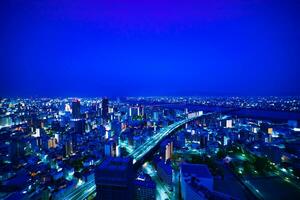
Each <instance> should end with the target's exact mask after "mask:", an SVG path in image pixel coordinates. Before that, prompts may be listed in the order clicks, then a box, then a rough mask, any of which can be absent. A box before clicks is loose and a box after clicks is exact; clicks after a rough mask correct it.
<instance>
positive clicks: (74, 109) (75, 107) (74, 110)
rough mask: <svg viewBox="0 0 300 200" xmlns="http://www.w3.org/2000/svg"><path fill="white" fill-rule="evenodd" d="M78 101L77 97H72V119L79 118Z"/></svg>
mask: <svg viewBox="0 0 300 200" xmlns="http://www.w3.org/2000/svg"><path fill="white" fill-rule="evenodd" d="M80 116H81V114H80V101H79V99H74V100H73V101H72V117H73V119H80Z"/></svg>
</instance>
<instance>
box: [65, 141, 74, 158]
mask: <svg viewBox="0 0 300 200" xmlns="http://www.w3.org/2000/svg"><path fill="white" fill-rule="evenodd" d="M72 153H73V144H72V138H67V139H66V141H65V156H70V155H72Z"/></svg>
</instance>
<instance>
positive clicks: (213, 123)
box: [0, 97, 300, 200]
mask: <svg viewBox="0 0 300 200" xmlns="http://www.w3.org/2000/svg"><path fill="white" fill-rule="evenodd" d="M216 99H219V98H218V97H215V98H211V97H203V98H201V97H195V98H193V97H178V98H176V97H151V98H150V97H149V98H142V97H138V98H133V97H130V98H116V99H108V98H105V97H104V98H32V99H20V98H18V99H13V98H3V99H1V104H0V105H1V121H0V125H1V127H0V128H1V129H0V131H1V134H0V136H1V154H0V156H1V166H0V171H1V176H0V178H1V198H3V199H163V200H165V199H282V198H289V199H293V198H294V197H296V196H299V195H300V190H299V189H300V188H299V187H300V186H299V182H300V180H299V177H300V167H299V166H300V160H299V156H300V155H299V153H300V148H299V142H300V141H299V139H300V126H299V125H300V122H299V119H300V113H299V112H296V111H297V110H299V108H300V107H299V105H300V99H299V98H292V97H288V98H280V97H276V98H275V97H270V98H266V97H264V98H254V99H252V98H234V97H230V98H222V99H223V101H222V105H219V103H218V102H219V101H218V100H216ZM261 99H264V100H263V101H262V100H261ZM205 102H209V103H208V104H209V105H206V103H205ZM214 102H216V103H217V105H214ZM267 102H270V104H271V102H272V104H275V105H277V104H278V107H277V108H276V110H275V111H274V110H261V109H260V108H261V106H262V105H265V104H266V103H267ZM212 104H213V105H212ZM224 105H230V106H224ZM244 105H247V106H246V107H248V106H249V105H252V106H250V107H251V108H248V109H245V108H244ZM286 110H289V112H288V111H286ZM290 110H295V112H291V111H290ZM287 112H288V113H287ZM268 185H270V186H268Z"/></svg>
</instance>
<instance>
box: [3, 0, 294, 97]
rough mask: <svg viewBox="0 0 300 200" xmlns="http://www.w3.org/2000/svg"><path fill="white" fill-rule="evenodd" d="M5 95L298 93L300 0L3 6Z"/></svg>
mask: <svg viewBox="0 0 300 200" xmlns="http://www.w3.org/2000/svg"><path fill="white" fill-rule="evenodd" d="M1 4H2V6H1V7H2V8H3V9H4V10H3V12H2V15H3V18H2V19H3V20H2V23H1V24H2V25H3V31H2V33H1V37H0V40H1V43H2V46H3V48H1V54H2V59H1V71H2V74H3V75H2V78H1V80H0V84H1V85H4V86H5V87H1V88H0V95H1V96H3V97H5V96H26V97H27V96H50V97H55V96H105V95H106V96H173V95H174V96H182V95H183V96H189V95H192V96H198V95H199V96H201V95H214V96H215V95H217V96H218V95H228V96H231V95H237V96H238V95H242V96H245V95H250V96H251V95H254V96H260V95H263V96H268V95H279V96H282V95H283V96H285V95H292V96H295V95H299V94H300V93H299V91H300V86H299V84H298V82H297V79H298V76H297V74H299V73H300V71H299V69H300V68H299V67H298V66H299V63H300V62H299V58H298V54H299V46H300V45H299V34H300V28H299V27H300V24H299V20H297V19H299V17H300V16H299V12H297V10H298V8H299V3H297V2H295V1H276V2H273V1H264V2H261V1H248V2H241V1H230V2H226V3H223V2H222V1H210V2H206V1H189V2H185V3H183V2H181V1H151V2H150V1H130V2H126V1H117V3H111V2H107V1H88V2H86V1H85V2H84V3H83V2H80V1H76V2H74V1H72V3H71V1H64V3H61V2H60V3H58V2H56V1H43V2H34V1H29V2H28V1H26V2H25V1H9V2H1Z"/></svg>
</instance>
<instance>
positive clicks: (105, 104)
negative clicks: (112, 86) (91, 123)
mask: <svg viewBox="0 0 300 200" xmlns="http://www.w3.org/2000/svg"><path fill="white" fill-rule="evenodd" d="M101 115H102V118H103V119H104V120H105V121H107V120H108V98H106V97H105V98H103V99H102V102H101Z"/></svg>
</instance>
